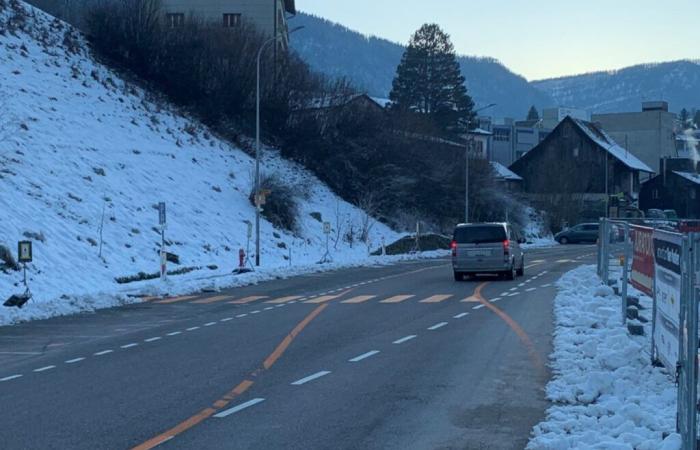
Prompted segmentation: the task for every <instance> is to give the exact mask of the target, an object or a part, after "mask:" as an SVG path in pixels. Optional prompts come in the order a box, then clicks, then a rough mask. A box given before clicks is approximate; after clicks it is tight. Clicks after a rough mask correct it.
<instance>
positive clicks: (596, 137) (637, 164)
mask: <svg viewBox="0 0 700 450" xmlns="http://www.w3.org/2000/svg"><path fill="white" fill-rule="evenodd" d="M572 120H573V121H574V123H575V124H576V126H578V127H579V128H580V129H581V130H582V131H583V132H584V133H586V135H587V136H588V137H589V138H591V139H592V140H593V142H595V143H596V144H598V145H599V146H600V147H602V148H604V149H605V150H606V151H607V152H608V153H610V154H611V155H612V156H613V157H615V158H616V159H617V160H618V161H620V162H621V163H623V164H625V165H626V166H627V167H629V168H630V169H634V170H640V171H642V172H647V173H654V171H653V170H652V169H651V168H650V167H649V166H647V165H646V164H644V163H643V162H642V161H641V160H640V159H639V158H637V157H636V156H634V155H633V154H632V153H631V152H630V151H629V150H627V149H626V148H624V147H622V146H620V145H619V144H618V143H617V142H615V140H614V139H613V138H612V137H610V136H609V135H608V134H607V133H606V132H605V131H603V130H602V129H601V128H599V127H597V126H595V125H594V124H592V123H591V122H586V121H584V120H580V119H573V118H572Z"/></svg>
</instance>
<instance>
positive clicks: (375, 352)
mask: <svg viewBox="0 0 700 450" xmlns="http://www.w3.org/2000/svg"><path fill="white" fill-rule="evenodd" d="M377 353H379V350H372V351H371V352H367V353H363V354H361V355H360V356H355V357H354V358H352V359H349V360H348V362H360V361H362V360H363V359H367V358H369V357H371V356H374V355H376V354H377Z"/></svg>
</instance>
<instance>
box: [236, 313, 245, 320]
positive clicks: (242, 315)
mask: <svg viewBox="0 0 700 450" xmlns="http://www.w3.org/2000/svg"><path fill="white" fill-rule="evenodd" d="M247 315H248V314H239V315H237V316H236V319H240V318H241V317H245V316H247Z"/></svg>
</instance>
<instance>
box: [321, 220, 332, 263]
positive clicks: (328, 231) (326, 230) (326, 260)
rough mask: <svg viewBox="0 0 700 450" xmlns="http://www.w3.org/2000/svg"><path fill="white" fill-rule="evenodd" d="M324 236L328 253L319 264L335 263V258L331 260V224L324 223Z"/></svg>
mask: <svg viewBox="0 0 700 450" xmlns="http://www.w3.org/2000/svg"><path fill="white" fill-rule="evenodd" d="M323 234H325V235H326V253H325V254H324V255H323V258H321V261H319V264H326V263H329V262H333V258H331V252H330V247H329V244H330V235H331V223H330V222H323Z"/></svg>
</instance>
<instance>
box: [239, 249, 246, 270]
mask: <svg viewBox="0 0 700 450" xmlns="http://www.w3.org/2000/svg"><path fill="white" fill-rule="evenodd" d="M244 267H245V250H243V249H240V250H238V268H239V269H243V268H244Z"/></svg>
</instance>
